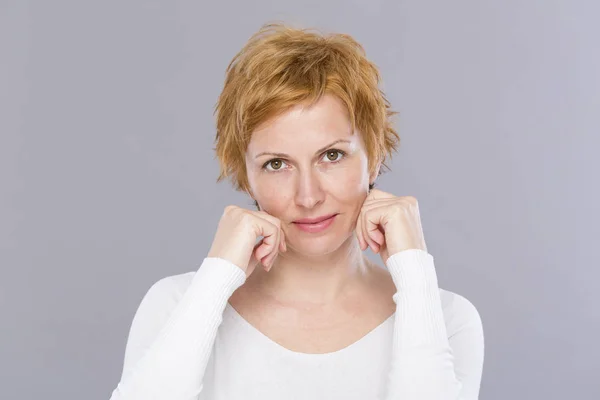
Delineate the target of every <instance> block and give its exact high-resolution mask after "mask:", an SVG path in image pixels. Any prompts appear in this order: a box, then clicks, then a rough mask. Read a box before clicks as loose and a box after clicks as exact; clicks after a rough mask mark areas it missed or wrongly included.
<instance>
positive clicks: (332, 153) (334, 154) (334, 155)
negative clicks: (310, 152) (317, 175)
mask: <svg viewBox="0 0 600 400" xmlns="http://www.w3.org/2000/svg"><path fill="white" fill-rule="evenodd" d="M345 155H346V153H344V152H343V151H341V150H335V149H332V150H327V152H326V153H325V154H324V155H323V158H325V159H326V160H327V161H329V162H338V161H340V160H341V159H342V158H343V157H344V156H345ZM338 156H339V157H338Z"/></svg>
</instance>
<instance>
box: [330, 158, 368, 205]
mask: <svg viewBox="0 0 600 400" xmlns="http://www.w3.org/2000/svg"><path fill="white" fill-rule="evenodd" d="M357 164H358V163H347V164H346V165H339V166H336V167H335V168H331V169H330V170H328V171H327V172H324V173H323V182H324V183H325V184H326V185H327V186H326V187H327V191H328V192H330V193H331V194H332V195H333V196H335V197H336V198H337V199H338V200H340V201H344V202H353V201H354V200H355V199H356V198H357V197H359V198H360V197H361V196H363V195H364V194H365V193H366V189H367V188H368V185H369V176H368V172H367V171H366V169H365V170H363V168H361V165H357Z"/></svg>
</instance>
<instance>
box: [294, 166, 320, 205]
mask: <svg viewBox="0 0 600 400" xmlns="http://www.w3.org/2000/svg"><path fill="white" fill-rule="evenodd" d="M297 179H298V182H297V187H296V196H295V201H296V204H297V205H298V206H300V207H304V208H313V207H315V206H317V205H319V204H321V203H322V202H323V200H324V199H325V192H324V191H323V188H322V185H321V181H320V179H319V177H318V176H317V173H316V172H315V171H313V170H309V171H307V172H304V173H299V174H298V175H297Z"/></svg>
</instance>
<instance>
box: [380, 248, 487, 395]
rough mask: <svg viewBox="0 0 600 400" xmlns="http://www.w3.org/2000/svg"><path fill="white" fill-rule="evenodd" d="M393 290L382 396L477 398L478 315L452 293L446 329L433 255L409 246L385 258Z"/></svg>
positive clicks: (481, 347) (480, 342) (481, 340)
mask: <svg viewBox="0 0 600 400" xmlns="http://www.w3.org/2000/svg"><path fill="white" fill-rule="evenodd" d="M386 264H387V267H388V270H389V271H390V274H391V275H392V279H393V280H394V284H395V285H396V288H397V292H396V293H395V294H394V296H393V299H394V302H395V303H396V317H395V321H394V334H393V346H392V362H391V368H390V372H389V375H388V386H387V394H386V397H385V399H386V400H400V399H402V400H477V399H478V398H479V388H480V383H481V376H482V371H483V357H484V337H483V326H482V322H481V318H480V315H479V313H478V312H477V309H476V308H475V306H473V304H472V303H471V302H469V301H468V300H467V299H466V298H464V297H462V296H458V295H456V296H455V298H454V301H453V302H452V307H451V310H450V312H451V313H452V319H453V321H454V322H455V323H454V322H453V324H452V325H453V329H452V332H451V334H450V335H448V330H447V328H446V323H445V320H444V312H443V309H442V302H441V295H440V289H439V287H438V283H437V276H436V272H435V267H434V263H433V256H432V255H431V254H429V253H427V252H426V251H424V250H420V249H409V250H404V251H401V252H399V253H396V254H394V255H392V256H391V257H389V259H388V261H387V263H386Z"/></svg>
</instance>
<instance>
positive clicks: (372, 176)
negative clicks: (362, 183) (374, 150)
mask: <svg viewBox="0 0 600 400" xmlns="http://www.w3.org/2000/svg"><path fill="white" fill-rule="evenodd" d="M380 169H381V162H377V165H376V167H375V170H374V171H373V173H372V174H370V175H369V184H372V183H374V182H375V180H376V179H377V177H378V176H379V171H380Z"/></svg>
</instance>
